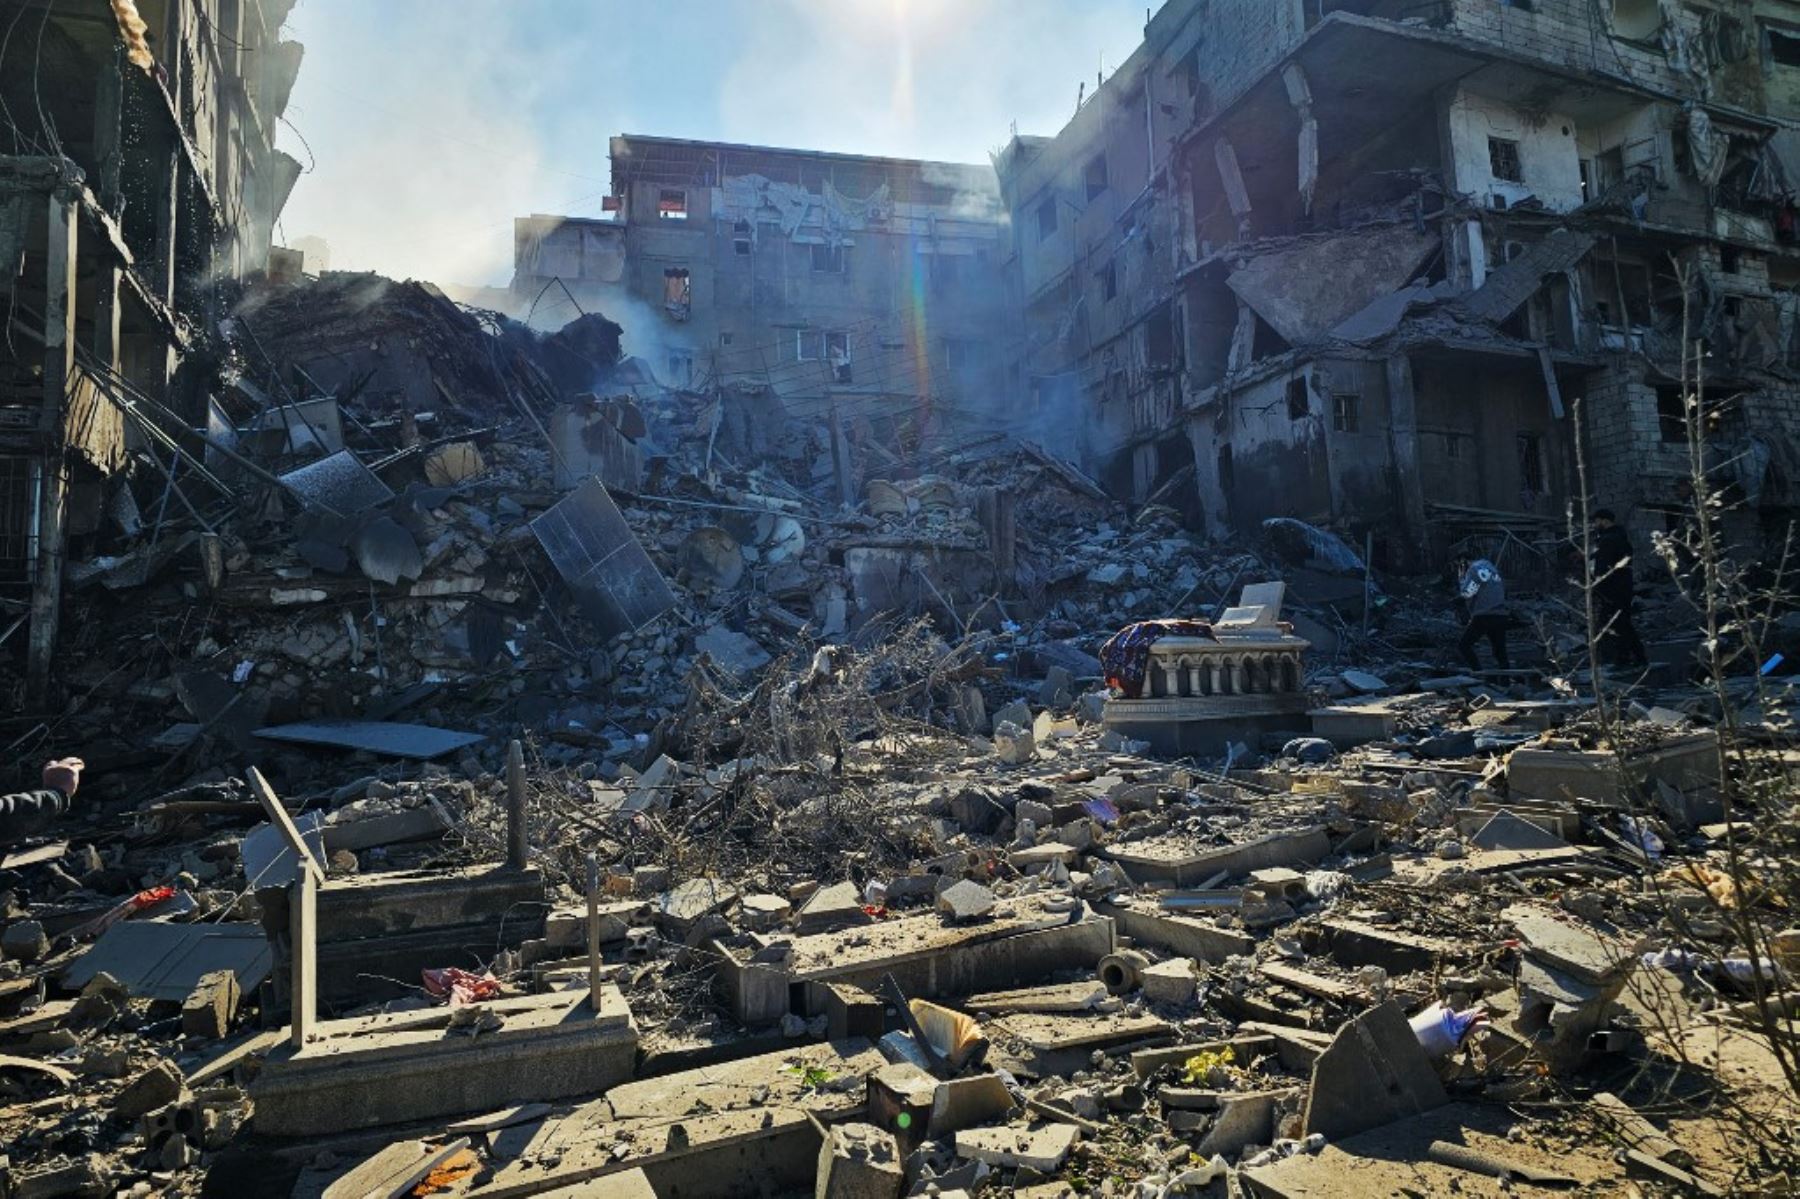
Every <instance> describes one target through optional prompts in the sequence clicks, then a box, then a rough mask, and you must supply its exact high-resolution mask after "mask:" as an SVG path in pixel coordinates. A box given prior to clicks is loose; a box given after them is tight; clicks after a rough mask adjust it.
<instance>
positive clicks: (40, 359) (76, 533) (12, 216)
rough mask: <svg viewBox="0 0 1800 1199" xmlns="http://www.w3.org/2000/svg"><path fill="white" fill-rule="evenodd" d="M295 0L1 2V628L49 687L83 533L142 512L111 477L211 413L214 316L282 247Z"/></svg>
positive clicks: (296, 169) (163, 457)
mask: <svg viewBox="0 0 1800 1199" xmlns="http://www.w3.org/2000/svg"><path fill="white" fill-rule="evenodd" d="M291 6H292V0H204V2H203V3H184V2H177V0H141V2H140V3H133V2H132V0H114V2H113V3H112V4H111V5H110V6H109V5H107V4H102V3H98V2H96V0H84V2H82V3H74V4H61V5H58V4H55V3H49V2H30V0H17V2H14V3H9V4H6V5H4V6H0V22H3V23H4V32H5V34H6V35H8V36H3V37H0V100H3V101H4V105H3V117H0V119H3V120H4V127H3V128H0V151H3V153H0V264H4V268H5V269H4V270H3V271H0V310H3V311H4V312H5V313H6V319H7V337H6V350H5V352H4V353H0V630H3V633H0V639H3V640H6V641H11V640H12V639H13V638H14V637H17V638H19V640H21V641H28V650H27V653H26V657H27V659H28V661H27V667H28V676H29V679H30V681H31V683H32V684H33V685H34V687H37V688H40V689H41V688H42V686H43V684H44V683H45V681H46V678H47V676H48V673H49V671H50V665H51V656H52V653H53V651H54V648H55V643H56V637H57V624H58V619H59V612H60V609H61V590H62V577H63V567H64V563H65V560H66V558H67V557H68V547H69V545H70V543H72V542H75V543H84V542H85V539H87V538H89V537H91V535H92V534H93V533H94V532H95V531H96V530H97V529H99V528H100V527H101V525H102V524H103V523H105V522H111V521H122V522H124V523H125V524H127V525H130V524H133V523H135V521H136V520H137V514H136V513H135V512H134V511H132V510H131V509H132V508H133V505H132V504H131V503H130V495H129V493H128V492H125V491H123V490H122V489H121V488H120V487H119V486H118V485H117V484H116V482H115V480H116V479H117V477H119V476H120V475H121V474H122V473H123V472H126V471H128V470H131V469H135V468H137V467H139V466H141V467H142V468H143V469H144V470H146V471H151V472H154V471H156V470H158V469H161V470H169V469H171V464H172V462H173V459H172V458H171V457H170V454H169V451H168V449H167V447H166V446H163V445H159V444H157V443H158V441H159V439H160V440H165V441H166V440H173V439H175V438H179V437H183V436H188V437H191V436H192V432H193V429H194V427H195V426H197V425H200V426H203V425H204V423H205V422H204V413H205V404H204V398H203V397H202V396H201V393H200V391H199V389H198V387H197V381H196V379H195V376H196V375H197V374H198V373H199V372H198V368H197V367H195V366H193V365H192V363H193V360H194V358H195V352H196V351H197V350H198V348H199V346H200V343H201V342H202V341H203V339H204V330H205V326H206V323H207V322H208V321H209V320H210V319H213V318H216V317H217V316H219V315H222V305H221V294H222V288H224V287H225V286H227V285H228V284H229V282H230V281H231V280H232V279H235V278H239V277H242V276H243V275H245V274H248V273H252V272H259V271H262V270H264V269H265V267H266V266H267V264H268V260H269V256H270V235H271V231H272V230H273V228H274V224H275V218H276V216H277V214H279V213H280V211H281V208H282V205H283V204H284V203H285V202H286V199H287V195H288V192H289V190H290V189H291V188H292V187H293V185H294V181H295V180H296V179H297V178H298V177H299V174H300V164H299V163H298V162H296V161H294V160H293V159H292V158H291V157H289V156H288V155H286V154H284V153H282V152H280V151H278V150H276V149H275V148H274V139H275V124H276V121H277V119H278V118H279V116H280V114H281V111H282V109H283V108H284V107H285V106H286V104H287V97H288V92H289V90H290V89H291V88H292V86H293V82H294V77H295V74H296V73H297V71H298V69H299V65H300V57H301V48H300V46H299V44H298V43H296V42H292V41H284V40H282V38H281V36H280V27H281V23H282V21H283V19H284V18H285V17H286V15H287V12H288V9H289V8H290V7H291ZM11 35H16V36H11ZM106 393H112V394H113V395H115V396H118V397H120V398H121V399H123V398H124V397H125V396H126V395H127V393H129V395H130V396H132V397H135V400H131V399H127V400H125V402H124V403H118V402H112V401H109V400H108V399H106V398H103V396H104V395H105V394H106ZM196 405H198V408H196ZM128 406H135V415H131V416H128V415H127V407H128ZM128 426H129V427H128ZM152 426H154V427H155V428H157V429H159V430H160V433H150V432H148V431H147V430H148V429H149V428H150V427H152ZM121 497H123V498H121ZM8 652H16V647H12V646H9V647H8Z"/></svg>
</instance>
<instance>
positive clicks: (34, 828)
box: [0, 758, 85, 845]
mask: <svg viewBox="0 0 1800 1199" xmlns="http://www.w3.org/2000/svg"><path fill="white" fill-rule="evenodd" d="M84 765H85V763H83V762H82V760H81V759H80V758H58V759H57V760H56V761H54V762H51V763H49V764H48V765H46V766H45V767H44V786H43V789H42V790H40V791H20V792H18V793H17V794H15V795H0V845H13V844H16V843H18V842H20V841H23V840H25V839H26V838H28V837H35V836H38V835H39V834H40V833H46V832H49V831H50V829H51V827H52V826H53V825H54V824H55V823H56V818H57V817H59V816H61V815H62V814H63V813H64V812H67V811H68V810H69V801H70V800H71V799H73V798H74V797H75V788H76V787H77V786H79V785H80V784H81V771H82V769H83V767H84Z"/></svg>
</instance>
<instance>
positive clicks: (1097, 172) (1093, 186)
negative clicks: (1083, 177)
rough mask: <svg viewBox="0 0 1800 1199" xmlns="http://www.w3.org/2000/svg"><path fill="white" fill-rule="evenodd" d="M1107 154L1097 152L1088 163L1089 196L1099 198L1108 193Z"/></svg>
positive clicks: (1094, 198)
mask: <svg viewBox="0 0 1800 1199" xmlns="http://www.w3.org/2000/svg"><path fill="white" fill-rule="evenodd" d="M1106 182H1107V180H1106V155H1104V154H1096V155H1095V156H1094V159H1093V161H1091V162H1089V163H1088V164H1087V198H1088V199H1090V200H1097V199H1099V198H1100V197H1101V196H1103V195H1105V194H1106Z"/></svg>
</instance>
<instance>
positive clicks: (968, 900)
mask: <svg viewBox="0 0 1800 1199" xmlns="http://www.w3.org/2000/svg"><path fill="white" fill-rule="evenodd" d="M995 906H996V901H995V899H994V893H993V892H992V891H990V890H988V889H987V888H986V887H984V886H982V885H981V884H980V883H975V882H970V881H969V880H968V879H964V880H962V881H961V882H959V883H952V884H951V885H950V886H948V887H945V888H944V889H943V890H942V891H939V892H938V897H937V910H938V911H939V912H941V913H942V914H944V915H946V916H948V917H950V919H951V920H954V921H956V922H958V923H961V922H963V921H966V920H979V919H981V918H982V917H983V916H986V915H988V914H989V913H990V912H992V911H993V910H994V908H995Z"/></svg>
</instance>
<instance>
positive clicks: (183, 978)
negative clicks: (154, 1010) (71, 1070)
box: [62, 920, 275, 1003]
mask: <svg viewBox="0 0 1800 1199" xmlns="http://www.w3.org/2000/svg"><path fill="white" fill-rule="evenodd" d="M274 963H275V958H274V955H273V953H271V952H270V949H269V941H268V938H267V937H265V936H264V935H263V930H262V929H261V928H259V927H257V926H256V925H253V924H231V923H224V924H220V923H206V924H167V923H163V922H161V921H155V920H125V921H121V922H120V923H118V924H115V925H113V926H112V927H111V928H109V929H107V930H106V931H105V932H104V933H102V934H101V935H100V939H99V940H98V941H96V942H94V944H93V945H92V946H90V947H89V948H88V951H87V952H86V953H84V954H82V955H81V956H80V957H79V958H77V959H75V961H74V962H73V963H71V964H70V965H69V967H68V969H66V970H64V971H63V975H62V984H63V986H65V987H67V988H69V989H71V990H80V989H81V988H82V987H85V986H87V984H88V983H90V982H92V981H93V979H94V977H95V975H98V974H101V973H105V974H109V975H111V976H112V977H113V978H115V979H117V980H118V981H119V984H120V985H121V986H123V987H124V988H125V989H126V990H127V991H129V992H130V993H131V994H132V995H134V996H136V997H138V998H140V999H164V1000H167V1001H169V1002H170V1003H181V1002H182V1001H183V1000H185V999H186V998H187V997H188V995H189V994H190V993H191V992H192V991H193V989H194V988H195V987H196V986H197V985H199V982H200V980H201V978H203V977H204V976H206V975H208V974H212V973H214V972H215V971H218V970H229V971H231V972H232V974H234V975H236V977H237V980H238V987H239V988H240V990H243V991H250V990H254V989H255V988H256V987H258V986H260V985H261V984H262V980H263V979H265V978H267V977H268V976H269V970H270V968H271V967H272V966H273V965H274Z"/></svg>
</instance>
